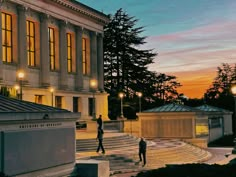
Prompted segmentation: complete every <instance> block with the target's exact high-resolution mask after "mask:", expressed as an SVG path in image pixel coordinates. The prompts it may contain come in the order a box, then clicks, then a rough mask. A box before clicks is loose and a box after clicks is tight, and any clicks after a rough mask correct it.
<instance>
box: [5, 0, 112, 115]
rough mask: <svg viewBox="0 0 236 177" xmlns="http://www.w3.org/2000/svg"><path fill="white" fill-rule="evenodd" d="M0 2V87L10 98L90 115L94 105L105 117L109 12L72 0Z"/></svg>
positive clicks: (16, 0) (7, 0)
mask: <svg viewBox="0 0 236 177" xmlns="http://www.w3.org/2000/svg"><path fill="white" fill-rule="evenodd" d="M0 2H1V4H0V5H1V16H2V18H0V20H1V21H0V25H1V29H2V30H0V33H1V34H0V38H1V39H0V42H1V46H2V47H0V56H2V57H1V60H0V86H1V88H4V89H5V90H7V92H8V93H9V94H10V95H11V96H12V97H17V96H18V97H19V98H21V97H22V99H23V100H26V101H31V102H35V103H40V104H45V105H52V106H55V107H58V108H63V109H67V110H69V111H72V112H81V118H82V119H91V118H92V115H93V113H94V111H93V108H94V107H95V113H96V115H98V114H102V115H103V117H104V118H106V117H108V116H107V114H108V111H107V104H108V103H107V93H106V92H104V86H103V84H104V82H103V80H104V77H103V74H104V73H103V27H104V25H105V24H107V23H108V21H109V19H108V17H107V16H106V15H105V14H103V13H101V12H99V11H96V10H94V9H92V8H90V7H88V6H85V5H83V4H81V3H79V2H77V1H75V0H1V1H0ZM19 73H24V74H23V77H21V78H19ZM91 81H96V82H93V85H91ZM17 84H18V85H19V86H20V89H19V90H18V88H19V87H16V85H17ZM2 90H3V89H2ZM93 98H95V99H93ZM94 103H95V106H94Z"/></svg>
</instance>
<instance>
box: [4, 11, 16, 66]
mask: <svg viewBox="0 0 236 177" xmlns="http://www.w3.org/2000/svg"><path fill="white" fill-rule="evenodd" d="M2 61H3V62H7V63H12V62H13V59H12V16H11V15H9V14H6V13H3V12H2Z"/></svg>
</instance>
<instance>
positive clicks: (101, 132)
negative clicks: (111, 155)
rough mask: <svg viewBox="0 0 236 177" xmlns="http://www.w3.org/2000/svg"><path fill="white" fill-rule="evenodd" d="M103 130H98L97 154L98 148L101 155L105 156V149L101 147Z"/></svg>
mask: <svg viewBox="0 0 236 177" xmlns="http://www.w3.org/2000/svg"><path fill="white" fill-rule="evenodd" d="M103 133H104V132H103V129H102V128H98V134H97V140H98V147H97V152H99V150H100V148H101V149H102V153H103V154H105V149H104V147H103V144H102V141H103Z"/></svg>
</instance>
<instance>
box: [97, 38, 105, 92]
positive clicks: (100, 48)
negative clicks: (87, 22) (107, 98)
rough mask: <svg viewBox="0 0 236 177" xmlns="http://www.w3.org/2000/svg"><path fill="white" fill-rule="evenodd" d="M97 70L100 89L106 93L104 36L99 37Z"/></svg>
mask: <svg viewBox="0 0 236 177" xmlns="http://www.w3.org/2000/svg"><path fill="white" fill-rule="evenodd" d="M97 70H98V89H99V91H101V92H103V91H104V58H103V36H102V34H99V35H98V37H97Z"/></svg>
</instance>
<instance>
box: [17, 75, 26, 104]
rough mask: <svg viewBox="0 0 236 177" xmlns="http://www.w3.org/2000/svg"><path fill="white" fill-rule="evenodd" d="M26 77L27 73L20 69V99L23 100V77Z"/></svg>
mask: <svg viewBox="0 0 236 177" xmlns="http://www.w3.org/2000/svg"><path fill="white" fill-rule="evenodd" d="M24 77H25V73H24V72H22V71H20V72H19V73H18V79H19V82H20V100H22V98H23V92H22V90H23V89H22V87H23V79H24Z"/></svg>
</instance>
